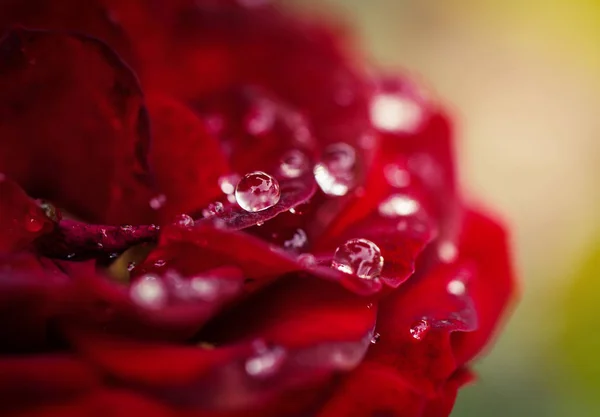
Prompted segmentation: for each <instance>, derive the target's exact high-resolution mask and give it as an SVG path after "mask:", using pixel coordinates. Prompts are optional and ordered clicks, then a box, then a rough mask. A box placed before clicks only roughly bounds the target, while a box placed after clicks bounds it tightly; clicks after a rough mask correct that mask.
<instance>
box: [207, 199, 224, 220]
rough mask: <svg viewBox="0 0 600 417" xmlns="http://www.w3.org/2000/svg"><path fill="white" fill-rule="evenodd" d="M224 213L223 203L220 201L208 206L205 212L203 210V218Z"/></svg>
mask: <svg viewBox="0 0 600 417" xmlns="http://www.w3.org/2000/svg"><path fill="white" fill-rule="evenodd" d="M222 212H223V203H221V202H220V201H217V202H214V203H211V204H209V205H208V207H206V208H205V209H204V210H202V217H204V218H207V217H212V216H216V215H217V214H219V213H222Z"/></svg>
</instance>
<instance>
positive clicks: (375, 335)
mask: <svg viewBox="0 0 600 417" xmlns="http://www.w3.org/2000/svg"><path fill="white" fill-rule="evenodd" d="M379 339H381V335H380V334H379V333H375V334H374V335H373V337H372V338H371V344H373V345H375V344H377V342H379Z"/></svg>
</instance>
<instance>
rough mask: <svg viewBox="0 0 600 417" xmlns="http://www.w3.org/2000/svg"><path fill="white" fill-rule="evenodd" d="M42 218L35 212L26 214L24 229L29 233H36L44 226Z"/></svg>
mask: <svg viewBox="0 0 600 417" xmlns="http://www.w3.org/2000/svg"><path fill="white" fill-rule="evenodd" d="M44 224H45V222H44V219H43V218H41V217H40V216H39V215H37V214H34V213H32V214H28V215H27V216H25V229H26V230H27V231H28V232H31V233H37V232H39V231H40V230H42V229H43V228H44Z"/></svg>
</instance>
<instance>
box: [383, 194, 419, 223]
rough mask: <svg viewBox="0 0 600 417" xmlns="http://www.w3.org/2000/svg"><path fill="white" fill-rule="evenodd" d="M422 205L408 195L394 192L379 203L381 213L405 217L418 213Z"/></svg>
mask: <svg viewBox="0 0 600 417" xmlns="http://www.w3.org/2000/svg"><path fill="white" fill-rule="evenodd" d="M419 208H420V205H419V202H418V201H417V200H415V199H414V198H412V197H409V196H407V195H402V194H394V195H391V196H389V197H388V198H387V199H385V200H384V201H383V202H382V203H381V204H380V205H379V208H378V209H379V214H380V215H382V216H384V217H404V216H410V215H413V214H416V213H417V212H418V211H419Z"/></svg>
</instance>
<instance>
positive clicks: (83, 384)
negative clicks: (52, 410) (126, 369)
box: [0, 354, 100, 415]
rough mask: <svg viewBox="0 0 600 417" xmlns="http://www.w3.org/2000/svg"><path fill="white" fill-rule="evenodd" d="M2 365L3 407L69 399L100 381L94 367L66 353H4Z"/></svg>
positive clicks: (0, 398) (0, 403)
mask: <svg viewBox="0 0 600 417" xmlns="http://www.w3.org/2000/svg"><path fill="white" fill-rule="evenodd" d="M0 369H2V372H0V410H7V409H9V410H10V409H11V408H13V407H14V408H17V409H19V408H22V407H24V406H25V405H31V404H40V403H44V402H53V403H56V402H63V401H70V400H72V399H73V398H74V397H77V396H80V395H82V394H84V393H86V392H89V391H90V390H92V389H93V388H95V387H96V386H97V385H98V384H99V382H100V381H99V377H98V375H97V374H96V372H95V371H94V370H93V369H92V368H90V367H88V366H87V365H86V364H85V363H84V362H82V361H81V360H79V359H78V358H76V357H74V356H72V355H67V354H47V355H36V356H33V357H10V358H7V357H5V358H1V359H0ZM5 412H6V411H5ZM3 415H6V414H4V413H3ZM11 415H12V414H11Z"/></svg>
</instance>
